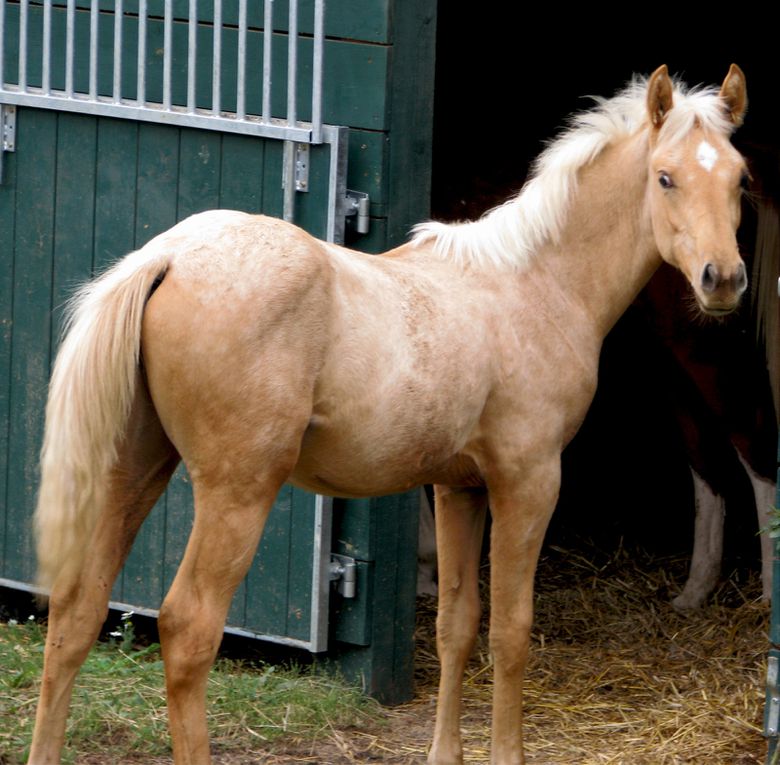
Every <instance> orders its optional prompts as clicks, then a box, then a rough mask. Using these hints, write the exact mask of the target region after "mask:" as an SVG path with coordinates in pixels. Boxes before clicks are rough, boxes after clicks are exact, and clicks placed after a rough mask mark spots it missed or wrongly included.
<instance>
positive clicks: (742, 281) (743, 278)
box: [736, 263, 747, 292]
mask: <svg viewBox="0 0 780 765" xmlns="http://www.w3.org/2000/svg"><path fill="white" fill-rule="evenodd" d="M736 281H737V290H738V291H739V292H744V291H745V289H746V288H747V271H746V270H745V264H744V263H740V264H739V268H737V280H736Z"/></svg>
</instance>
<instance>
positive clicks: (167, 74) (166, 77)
mask: <svg viewBox="0 0 780 765" xmlns="http://www.w3.org/2000/svg"><path fill="white" fill-rule="evenodd" d="M164 14H165V16H164V21H163V109H165V111H170V110H171V59H172V51H171V42H172V40H173V0H165V12H164Z"/></svg>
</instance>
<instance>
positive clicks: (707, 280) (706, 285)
mask: <svg viewBox="0 0 780 765" xmlns="http://www.w3.org/2000/svg"><path fill="white" fill-rule="evenodd" d="M719 283H720V274H719V273H718V267H717V266H716V265H715V264H714V263H707V265H706V266H704V270H703V271H702V273H701V288H702V289H703V290H704V291H705V292H714V291H715V290H716V289H717V287H718V284H719Z"/></svg>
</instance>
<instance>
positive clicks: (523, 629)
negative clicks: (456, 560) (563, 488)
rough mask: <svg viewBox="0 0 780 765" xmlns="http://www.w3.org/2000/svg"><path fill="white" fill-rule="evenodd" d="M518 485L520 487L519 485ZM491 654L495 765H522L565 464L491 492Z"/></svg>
mask: <svg viewBox="0 0 780 765" xmlns="http://www.w3.org/2000/svg"><path fill="white" fill-rule="evenodd" d="M513 484H515V485H513ZM489 488H490V510H491V515H492V518H493V527H492V529H491V535H490V570H491V575H490V582H491V584H490V649H491V653H492V656H493V673H494V690H493V735H492V748H491V762H492V763H493V765H522V763H523V762H524V759H523V738H522V721H523V711H522V688H523V677H524V674H525V667H526V662H527V659H528V648H529V644H530V637H531V626H532V623H533V586H534V574H535V572H536V564H537V561H538V559H539V551H540V549H541V546H542V542H543V540H544V535H545V531H546V530H547V525H548V523H549V520H550V516H551V515H552V512H553V510H554V508H555V503H556V501H557V498H558V491H559V488H560V463H559V461H558V460H550V461H549V462H546V463H537V464H535V465H533V466H530V467H529V468H528V470H527V471H526V472H525V474H524V475H523V476H522V482H520V483H516V482H515V481H502V480H499V481H497V482H495V483H491V484H490V486H489Z"/></svg>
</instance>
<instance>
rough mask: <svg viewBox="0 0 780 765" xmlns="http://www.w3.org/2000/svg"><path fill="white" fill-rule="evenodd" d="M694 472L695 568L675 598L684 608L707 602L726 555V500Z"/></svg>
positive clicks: (692, 567) (674, 602)
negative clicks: (724, 554)
mask: <svg viewBox="0 0 780 765" xmlns="http://www.w3.org/2000/svg"><path fill="white" fill-rule="evenodd" d="M691 475H692V476H693V493H694V504H695V512H696V516H695V521H694V523H695V526H694V533H693V553H692V555H691V568H690V571H689V573H688V580H687V581H686V582H685V586H684V587H683V590H682V592H681V593H680V594H679V595H678V596H677V597H676V598H674V599H673V600H672V605H673V606H674V607H675V608H677V609H680V610H686V609H690V608H699V606H701V605H702V603H704V600H705V598H706V597H707V596H708V595H709V594H710V593H711V592H712V591H713V590H714V589H715V585H716V584H717V583H718V577H719V576H720V568H721V560H722V558H723V521H724V518H725V514H726V504H725V500H724V499H723V497H720V496H718V495H717V494H715V492H714V491H713V490H712V489H711V488H710V485H709V484H708V483H707V482H706V481H705V480H704V479H703V478H702V477H701V476H700V475H699V474H698V473H696V472H695V471H694V470H691Z"/></svg>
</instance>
